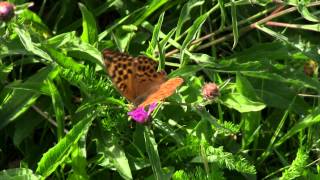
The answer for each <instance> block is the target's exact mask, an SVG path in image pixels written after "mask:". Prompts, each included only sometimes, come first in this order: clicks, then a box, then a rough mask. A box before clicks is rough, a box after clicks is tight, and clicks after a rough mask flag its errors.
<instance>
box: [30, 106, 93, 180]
mask: <svg viewBox="0 0 320 180" xmlns="http://www.w3.org/2000/svg"><path fill="white" fill-rule="evenodd" d="M93 114H94V111H93V110H92V113H90V112H89V111H87V114H86V115H85V116H82V117H81V119H79V120H78V123H77V124H76V125H74V126H73V128H72V129H71V130H70V131H69V133H68V134H67V135H66V136H65V137H63V138H62V139H61V140H60V141H59V142H58V143H57V144H56V145H55V146H54V147H52V148H51V149H49V150H48V151H47V152H46V153H44V154H43V156H42V158H41V159H40V161H39V162H38V167H37V170H36V173H37V174H39V175H41V176H43V177H48V176H49V175H50V174H51V173H53V172H54V171H55V170H56V168H57V167H58V166H59V165H61V164H62V163H63V162H64V161H65V159H66V158H67V157H69V154H70V153H71V152H72V147H73V146H74V145H75V144H77V143H78V141H79V140H80V138H81V137H82V136H83V135H84V134H86V133H87V132H88V130H89V127H90V125H91V123H92V121H93V120H94V118H95V115H93Z"/></svg>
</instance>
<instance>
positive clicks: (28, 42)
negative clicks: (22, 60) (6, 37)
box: [15, 27, 52, 61]
mask: <svg viewBox="0 0 320 180" xmlns="http://www.w3.org/2000/svg"><path fill="white" fill-rule="evenodd" d="M15 31H16V33H17V34H18V36H19V38H20V41H21V43H22V44H23V46H24V47H25V48H26V50H27V51H29V52H31V53H33V54H34V55H37V56H39V57H41V58H43V59H45V60H49V61H52V59H51V58H50V56H49V55H48V54H47V53H46V52H44V51H43V50H42V49H40V48H39V47H37V46H36V45H35V44H34V43H33V42H32V39H31V36H30V33H29V32H27V31H25V30H24V29H22V28H19V27H15Z"/></svg>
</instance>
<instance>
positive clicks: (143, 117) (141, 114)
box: [128, 102, 157, 124]
mask: <svg viewBox="0 0 320 180" xmlns="http://www.w3.org/2000/svg"><path fill="white" fill-rule="evenodd" d="M156 107H157V103H156V102H155V103H152V104H151V105H150V106H149V109H148V112H147V111H145V109H144V107H142V106H141V107H137V108H136V109H134V110H132V111H130V112H128V115H129V116H131V118H132V119H133V120H135V121H136V122H137V123H140V124H143V123H145V122H147V121H148V119H149V116H150V115H151V113H152V111H153V110H154V109H155V108H156Z"/></svg>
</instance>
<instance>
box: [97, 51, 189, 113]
mask: <svg viewBox="0 0 320 180" xmlns="http://www.w3.org/2000/svg"><path fill="white" fill-rule="evenodd" d="M102 54H103V58H104V63H105V66H106V68H107V73H108V75H109V76H110V77H111V79H112V82H113V84H115V86H116V87H117V89H118V90H119V91H120V93H121V94H122V95H123V96H124V97H126V98H127V99H128V100H129V101H131V102H132V103H133V104H134V105H135V106H138V107H145V106H148V105H150V104H152V103H154V102H158V101H162V100H164V99H165V98H167V97H169V96H171V95H172V94H173V93H174V92H175V90H176V89H177V88H178V87H179V86H180V85H181V84H182V83H183V79H182V78H180V77H176V78H172V79H169V80H167V75H166V73H165V72H164V71H160V72H157V63H156V62H155V61H153V60H152V59H150V58H147V57H145V56H138V57H132V56H130V55H128V54H125V53H120V52H114V51H110V50H104V51H103V52H102Z"/></svg>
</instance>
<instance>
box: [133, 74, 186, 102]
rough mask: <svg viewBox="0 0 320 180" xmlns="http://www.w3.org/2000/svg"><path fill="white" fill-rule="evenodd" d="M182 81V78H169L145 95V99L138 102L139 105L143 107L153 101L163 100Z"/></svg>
mask: <svg viewBox="0 0 320 180" xmlns="http://www.w3.org/2000/svg"><path fill="white" fill-rule="evenodd" d="M182 83H183V79H182V78H179V77H176V78H172V79H169V80H168V81H166V82H164V83H162V84H161V85H160V87H159V88H158V89H157V90H156V91H155V92H153V93H152V94H150V95H149V96H148V97H146V99H145V100H144V101H143V102H142V103H141V104H139V106H142V107H145V106H147V105H150V104H152V103H154V102H157V101H162V100H164V99H165V98H167V97H169V96H171V95H172V94H173V93H174V92H175V90H176V89H177V88H178V87H179V86H181V84H182Z"/></svg>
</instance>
